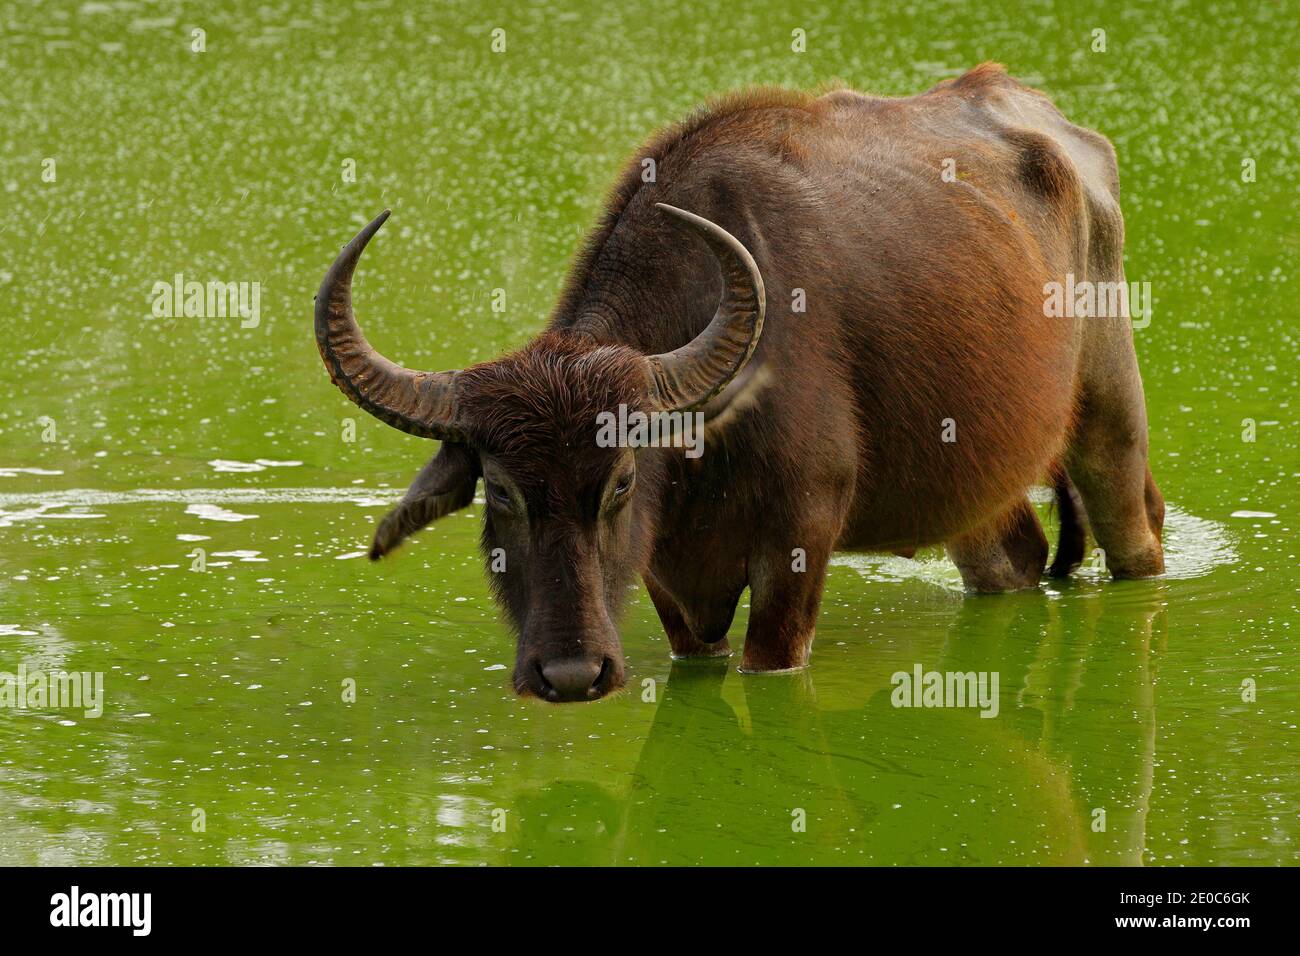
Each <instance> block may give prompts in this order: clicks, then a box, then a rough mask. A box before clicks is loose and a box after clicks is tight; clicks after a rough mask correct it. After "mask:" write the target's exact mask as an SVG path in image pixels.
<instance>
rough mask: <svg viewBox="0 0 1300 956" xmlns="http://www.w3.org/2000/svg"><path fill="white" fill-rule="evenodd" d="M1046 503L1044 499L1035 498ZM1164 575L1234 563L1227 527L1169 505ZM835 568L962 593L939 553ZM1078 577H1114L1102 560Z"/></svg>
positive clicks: (840, 562)
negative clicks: (1105, 567)
mask: <svg viewBox="0 0 1300 956" xmlns="http://www.w3.org/2000/svg"><path fill="white" fill-rule="evenodd" d="M1034 498H1035V500H1040V501H1041V500H1042V495H1035V496H1034ZM1164 545H1165V574H1164V577H1165V578H1166V579H1167V580H1174V581H1177V580H1184V579H1188V578H1198V577H1202V576H1204V575H1206V574H1209V573H1210V572H1211V571H1213V570H1214V569H1215V568H1220V567H1223V566H1225V565H1229V564H1235V563H1236V562H1237V560H1238V557H1237V551H1236V549H1235V548H1234V547H1233V546H1232V538H1231V534H1230V533H1229V531H1228V529H1227V527H1225V526H1224V525H1223V524H1221V523H1219V522H1217V521H1212V520H1210V519H1209V518H1200V517H1197V516H1196V515H1194V514H1191V513H1189V512H1187V511H1184V510H1183V509H1182V508H1180V507H1178V506H1177V505H1173V504H1168V503H1166V505H1165V529H1164ZM831 564H832V565H834V566H836V567H845V568H852V569H853V570H854V571H856V572H858V574H860V575H862V576H863V577H864V578H866V579H867V580H868V581H875V582H878V583H882V584H898V583H901V582H903V581H922V582H924V583H926V584H933V585H935V586H936V587H941V588H946V589H948V590H952V591H960V590H962V583H961V575H960V574H959V573H958V571H957V568H956V567H955V566H954V565H953V564H952V562H951V561H949V560H947V559H946V558H944V557H942V556H940V555H932V556H923V557H919V558H900V557H898V556H896V555H876V554H837V555H835V557H834V558H832V559H831ZM1076 574H1077V575H1078V576H1079V577H1081V578H1084V579H1085V580H1094V581H1104V580H1108V579H1109V575H1108V574H1107V573H1106V571H1105V570H1104V569H1103V568H1102V566H1101V564H1100V562H1099V561H1093V560H1091V559H1089V560H1086V561H1085V562H1084V564H1083V566H1082V567H1081V568H1079V570H1078V571H1077V572H1076Z"/></svg>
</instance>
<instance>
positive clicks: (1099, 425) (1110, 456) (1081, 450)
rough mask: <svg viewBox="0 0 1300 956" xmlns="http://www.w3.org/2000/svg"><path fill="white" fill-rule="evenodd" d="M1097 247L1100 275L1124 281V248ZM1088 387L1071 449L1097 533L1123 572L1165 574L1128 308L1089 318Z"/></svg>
mask: <svg viewBox="0 0 1300 956" xmlns="http://www.w3.org/2000/svg"><path fill="white" fill-rule="evenodd" d="M1104 252H1105V250H1104V249H1101V248H1094V250H1093V255H1094V259H1096V260H1097V261H1096V262H1095V263H1094V265H1095V268H1094V269H1093V272H1094V273H1096V274H1097V275H1098V278H1101V279H1106V280H1113V281H1116V282H1118V283H1121V284H1122V283H1123V282H1124V270H1123V268H1122V266H1120V265H1119V264H1118V262H1117V261H1114V260H1117V258H1118V254H1115V255H1112V256H1109V257H1108V256H1106V255H1104V254H1103V253H1104ZM1086 321H1087V322H1088V325H1087V326H1085V337H1084V345H1083V352H1082V355H1081V368H1080V380H1081V384H1082V390H1081V391H1082V394H1081V396H1080V401H1079V403H1078V413H1077V416H1076V421H1075V425H1074V429H1073V431H1072V433H1071V435H1070V443H1069V449H1068V452H1067V455H1066V470H1067V471H1068V472H1069V473H1070V479H1071V481H1073V482H1074V484H1075V486H1076V487H1077V488H1078V489H1079V495H1080V497H1081V498H1082V499H1083V506H1084V508H1085V509H1086V510H1087V512H1088V524H1089V527H1090V528H1091V530H1092V536H1093V537H1094V538H1095V539H1096V541H1097V544H1098V545H1099V546H1100V547H1101V549H1102V553H1103V555H1104V556H1105V560H1106V567H1107V568H1109V569H1110V572H1111V574H1112V575H1113V576H1114V577H1116V578H1141V577H1150V576H1151V575H1155V574H1162V573H1164V570H1165V555H1164V549H1163V547H1162V546H1161V544H1160V532H1161V530H1162V529H1163V527H1164V520H1165V502H1164V498H1162V497H1161V495H1160V489H1158V488H1157V487H1156V483H1155V479H1153V478H1152V477H1151V469H1150V468H1149V467H1148V466H1147V414H1146V397H1145V395H1144V393H1143V389H1142V378H1141V376H1140V375H1139V373H1138V364H1137V354H1136V352H1135V351H1134V348H1133V333H1132V330H1131V329H1130V325H1129V318H1128V315H1127V314H1121V315H1119V316H1112V317H1102V318H1093V319H1088V320H1086Z"/></svg>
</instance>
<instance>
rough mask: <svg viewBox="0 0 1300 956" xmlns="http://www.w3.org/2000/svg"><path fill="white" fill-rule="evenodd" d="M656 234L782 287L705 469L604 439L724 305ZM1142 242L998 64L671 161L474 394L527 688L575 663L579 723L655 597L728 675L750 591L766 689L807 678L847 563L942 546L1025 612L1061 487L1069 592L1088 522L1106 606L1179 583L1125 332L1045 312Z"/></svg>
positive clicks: (972, 582) (780, 108)
mask: <svg viewBox="0 0 1300 956" xmlns="http://www.w3.org/2000/svg"><path fill="white" fill-rule="evenodd" d="M647 156H648V157H652V158H654V160H655V165H656V181H655V182H653V183H645V182H643V181H642V178H641V169H642V167H641V163H640V160H641V159H642V158H644V157H647ZM945 159H952V160H955V162H956V169H957V172H958V177H957V179H956V181H955V182H946V181H944V180H943V179H942V178H941V170H942V169H943V165H944V161H945ZM660 202H662V203H670V204H672V205H674V206H677V207H680V208H683V209H689V210H691V211H692V212H694V213H697V214H699V215H701V216H704V217H706V218H708V219H710V220H712V221H713V222H716V223H717V224H718V225H720V226H722V227H723V228H725V229H726V230H728V231H729V232H731V233H732V234H733V235H734V236H736V237H737V238H738V239H739V240H740V241H741V242H742V243H743V244H744V245H745V246H746V247H747V248H748V249H749V251H750V252H751V253H752V255H753V257H754V259H755V261H756V262H757V263H758V266H759V268H760V270H761V272H762V276H763V280H764V284H765V287H766V295H767V319H766V324H765V326H764V332H763V336H762V339H761V341H760V342H759V345H758V348H757V350H756V352H755V353H754V356H753V358H752V360H751V362H750V366H749V367H748V368H746V370H745V372H744V373H743V374H742V375H741V377H740V378H739V379H738V380H737V381H736V382H734V383H733V384H732V385H731V386H730V387H729V388H728V389H727V390H726V391H724V392H723V393H722V395H720V396H719V397H718V398H717V399H715V400H714V401H713V402H712V403H710V406H709V407H708V408H706V412H708V413H709V414H710V415H713V416H714V417H713V419H712V425H711V426H710V427H706V431H705V453H704V455H703V457H702V458H699V459H698V460H692V459H687V458H685V457H684V455H683V453H682V451H681V450H680V449H642V450H638V451H636V452H635V453H631V452H628V451H626V450H623V449H603V448H598V447H596V445H595V442H594V440H593V434H594V428H595V424H594V423H595V416H596V415H597V414H598V413H599V412H601V411H606V410H611V409H613V408H614V407H616V406H617V405H618V404H619V403H620V402H622V403H626V404H628V405H630V406H633V407H636V406H637V403H638V402H639V401H640V400H641V398H642V397H643V396H644V394H645V387H646V382H645V378H644V371H643V368H644V365H643V363H641V362H640V361H639V356H640V355H642V354H652V353H659V352H667V351H670V350H672V349H675V348H678V347H679V346H681V345H683V344H685V343H687V342H689V341H690V340H692V339H693V338H694V337H695V336H697V335H698V334H699V333H700V332H701V331H702V330H703V329H704V327H705V326H706V325H707V324H708V322H709V321H710V318H711V316H712V315H713V311H714V308H715V305H716V303H717V302H718V299H719V295H720V290H721V279H720V274H719V270H718V266H717V264H716V262H715V260H714V259H713V257H712V256H711V255H710V254H709V253H708V252H707V250H706V248H705V246H704V245H703V243H702V242H700V241H699V240H698V239H695V238H688V237H687V236H686V234H684V233H683V232H682V231H681V230H680V229H677V228H674V225H673V223H672V222H670V221H668V218H667V217H665V216H664V215H663V214H662V213H661V212H659V211H658V210H657V209H656V208H655V203H660ZM1122 239H1123V223H1122V219H1121V218H1120V217H1119V214H1118V177H1117V174H1116V172H1115V161H1114V152H1113V150H1111V149H1110V146H1109V144H1108V143H1106V141H1105V140H1104V139H1103V138H1102V137H1100V136H1098V135H1097V134H1095V133H1091V132H1089V131H1087V130H1082V129H1080V128H1079V127H1075V126H1073V125H1072V124H1070V123H1068V122H1067V121H1066V120H1065V118H1064V117H1062V116H1061V114H1060V113H1059V112H1058V111H1057V110H1056V109H1055V108H1054V107H1053V106H1052V105H1051V103H1050V102H1049V101H1048V100H1047V99H1046V97H1044V96H1043V95H1042V94H1041V93H1038V92H1037V91H1033V90H1029V89H1027V88H1025V87H1023V86H1021V85H1020V84H1018V83H1017V82H1016V81H1014V80H1012V79H1011V78H1010V77H1008V76H1007V75H1006V73H1005V71H1004V70H1003V69H1002V68H1001V67H1000V66H997V65H995V64H984V65H982V66H980V67H977V68H976V69H975V70H972V71H971V72H969V73H967V74H966V75H964V76H962V77H960V78H957V79H955V80H950V81H946V82H944V83H941V84H940V85H939V86H937V87H935V88H934V89H933V90H931V91H929V92H928V93H925V94H922V95H920V96H916V97H910V98H905V99H882V98H876V97H869V96H864V95H862V94H858V93H854V92H852V91H849V90H836V91H833V92H829V93H826V94H824V95H821V96H813V95H811V94H802V93H791V92H787V91H782V90H758V91H751V92H747V93H741V94H736V95H733V96H730V97H727V98H725V99H723V100H720V101H718V102H717V103H715V104H713V105H711V106H710V107H708V108H707V109H705V110H703V111H701V112H699V113H697V114H695V115H694V116H692V117H691V118H690V119H688V120H687V121H685V122H684V123H681V124H679V125H677V126H674V127H671V128H669V129H667V130H665V131H663V132H661V133H659V134H657V135H656V136H654V137H653V138H652V139H651V140H650V141H649V142H648V143H647V144H646V145H645V146H643V147H642V149H641V150H640V151H638V152H637V153H636V154H635V155H634V156H633V158H632V159H631V160H630V161H629V163H628V165H627V168H626V169H625V171H624V173H623V175H622V176H621V177H620V178H619V180H618V182H617V183H616V184H615V186H614V188H613V190H612V191H611V194H610V196H609V199H608V201H607V205H606V208H605V210H604V213H603V214H602V216H601V218H600V221H599V223H598V224H597V225H596V227H595V228H594V229H593V231H592V234H591V236H590V238H589V239H588V241H587V242H586V243H585V245H584V246H583V248H582V250H580V252H579V253H578V255H577V257H576V259H575V261H574V265H573V267H572V269H571V271H570V274H569V278H568V281H567V283H566V285H565V288H564V291H563V293H562V294H561V296H560V297H559V300H558V303H557V306H556V308H555V311H554V313H553V315H552V317H551V321H550V325H549V329H548V330H547V331H546V332H545V333H544V334H543V335H542V336H540V337H539V338H538V339H537V340H535V341H534V342H532V343H531V344H530V345H528V346H527V347H526V348H524V349H523V350H521V351H520V352H518V353H515V354H513V355H510V356H506V357H505V358H502V359H499V360H497V361H495V362H491V363H487V364H485V365H482V366H478V367H476V368H473V369H470V370H467V371H466V372H464V373H462V378H463V382H462V386H461V390H460V392H461V396H462V397H461V399H460V401H461V407H460V414H461V418H462V419H463V420H464V421H465V422H466V423H467V425H466V427H467V429H468V432H467V434H468V442H469V444H470V446H471V447H472V448H473V449H474V450H475V454H476V455H477V456H478V460H479V462H480V464H481V465H482V468H483V471H484V475H485V478H486V479H487V480H488V482H489V483H490V484H491V485H492V487H498V486H500V487H498V492H499V493H498V496H497V497H498V498H499V499H500V501H501V502H502V503H501V504H500V505H499V506H493V505H491V503H490V505H489V508H488V509H487V518H486V522H485V529H484V545H485V548H486V549H487V551H488V553H489V555H490V554H492V553H493V552H494V551H495V550H497V549H501V550H503V551H504V552H505V553H506V555H507V558H508V559H509V561H510V570H509V571H508V572H507V573H505V574H494V575H492V578H493V585H494V590H495V591H496V593H497V594H498V596H499V597H500V598H501V599H502V602H503V604H504V605H505V606H506V608H507V610H508V611H509V613H510V616H511V620H512V621H513V623H514V624H515V626H516V628H517V629H518V631H519V634H520V646H519V657H518V660H517V663H516V671H515V684H516V687H518V688H519V689H520V690H521V691H523V692H531V693H538V694H540V695H542V696H546V695H547V693H548V683H547V681H546V680H545V679H543V678H542V677H541V676H539V675H540V670H539V668H542V667H544V666H545V665H546V662H547V661H554V660H555V659H557V658H559V659H564V660H568V659H574V660H577V659H582V660H585V661H588V662H589V663H590V667H591V668H592V673H594V672H595V668H596V667H597V666H599V669H600V670H599V677H597V678H595V680H596V683H595V684H594V685H593V690H592V692H591V693H590V694H588V695H587V696H588V697H590V696H598V695H599V694H603V693H605V692H607V691H608V690H609V689H611V688H613V687H616V686H618V684H619V683H621V682H622V655H621V653H620V651H619V647H618V638H617V632H616V630H615V628H614V624H613V620H614V618H615V617H616V615H617V613H618V608H619V605H620V604H621V602H622V597H623V595H624V594H625V593H626V591H627V585H628V583H629V582H630V581H631V580H632V578H633V576H634V575H635V574H637V573H639V574H641V575H642V576H643V577H644V579H645V582H646V584H647V586H648V587H649V590H650V594H651V597H652V599H653V600H654V604H655V607H656V608H657V610H658V611H659V614H660V617H661V618H662V620H663V623H664V626H665V629H666V630H667V632H668V636H669V640H670V642H671V645H672V647H673V650H674V652H675V653H677V654H679V655H692V654H714V653H718V652H719V651H720V649H721V648H724V647H725V646H726V644H725V640H726V635H727V630H728V628H729V626H730V624H731V621H732V617H733V615H734V613H735V608H736V604H737V602H738V600H739V598H740V595H741V593H742V592H743V591H744V590H745V589H746V588H749V589H750V591H751V594H752V607H751V611H750V615H749V626H748V631H747V635H746V639H745V648H744V662H743V667H744V668H745V669H747V670H779V669H785V668H792V667H799V666H802V665H803V664H804V663H806V661H807V659H808V654H809V651H810V648H811V644H812V639H813V633H814V628H815V622H816V618H817V612H818V608H819V604H820V599H821V593H822V588H823V584H824V580H825V573H826V565H827V562H828V560H829V558H830V555H831V553H832V552H833V551H834V550H836V549H837V548H852V549H863V550H877V551H898V552H903V553H908V552H910V551H912V550H914V549H915V548H917V547H920V546H925V545H933V544H939V543H946V544H947V546H948V548H949V552H950V553H951V554H952V555H953V558H954V560H955V561H956V562H957V564H958V566H959V567H960V568H961V569H962V574H963V577H964V579H965V580H966V583H967V585H968V586H969V587H971V588H972V589H974V590H1005V589H1008V588H1014V587H1025V586H1033V585H1035V584H1036V583H1037V582H1038V579H1039V576H1040V575H1041V573H1042V571H1043V569H1044V565H1045V564H1046V559H1047V545H1046V540H1045V539H1044V538H1043V534H1042V529H1041V528H1040V527H1039V525H1038V521H1037V518H1036V516H1035V514H1034V511H1033V509H1032V507H1030V505H1029V504H1028V502H1027V500H1026V498H1025V492H1026V489H1027V488H1028V487H1029V486H1030V485H1031V484H1033V483H1035V482H1037V481H1038V480H1040V479H1041V478H1042V477H1043V476H1044V475H1046V474H1047V473H1048V472H1049V470H1051V469H1052V468H1053V465H1054V463H1057V462H1061V463H1063V464H1062V466H1061V468H1060V469H1058V470H1057V472H1056V480H1055V481H1054V484H1055V485H1056V487H1057V489H1058V493H1059V494H1060V495H1061V496H1062V497H1061V513H1062V537H1061V544H1060V545H1059V546H1058V558H1057V564H1056V566H1054V569H1053V570H1054V572H1056V573H1068V570H1069V569H1070V568H1071V567H1073V566H1074V565H1075V564H1077V561H1078V559H1079V558H1080V557H1081V556H1082V548H1083V537H1082V535H1083V531H1082V527H1083V524H1082V517H1081V516H1082V511H1083V505H1084V504H1085V503H1086V506H1087V510H1088V515H1089V518H1090V519H1091V521H1092V523H1093V524H1094V530H1095V532H1096V534H1097V537H1098V541H1099V543H1101V544H1102V546H1103V547H1104V548H1106V549H1107V550H1108V552H1110V554H1111V559H1112V561H1113V562H1117V563H1113V564H1112V569H1113V570H1114V571H1115V573H1116V574H1117V575H1120V576H1123V575H1129V574H1146V573H1158V572H1159V570H1161V569H1162V568H1163V563H1162V558H1161V554H1160V550H1159V523H1160V521H1159V517H1157V512H1158V513H1159V516H1162V515H1163V505H1162V503H1160V502H1159V492H1158V490H1156V489H1155V485H1154V482H1152V481H1150V478H1149V472H1146V471H1145V457H1146V444H1145V442H1146V429H1145V411H1144V409H1143V403H1142V395H1141V382H1140V378H1138V376H1137V369H1136V362H1135V359H1134V358H1133V350H1132V341H1131V334H1130V333H1129V331H1128V326H1127V321H1125V320H1116V321H1102V320H1070V319H1048V318H1045V317H1044V315H1043V311H1042V309H1043V299H1044V291H1043V289H1044V284H1045V283H1046V282H1048V281H1053V280H1056V281H1060V280H1061V279H1063V277H1064V275H1065V273H1067V272H1074V273H1075V274H1076V276H1079V277H1084V276H1088V277H1093V278H1108V279H1109V278H1114V277H1116V276H1118V277H1119V278H1122ZM797 290H802V293H803V295H804V296H805V298H806V303H807V306H806V311H796V310H794V308H793V307H792V306H793V302H794V301H795V298H796V292H797ZM1087 322H1093V323H1094V324H1093V325H1086V324H1085V323H1087ZM950 425H951V428H955V430H956V441H951V442H950V441H944V440H942V436H943V435H944V433H945V431H946V430H947V431H950V430H951V428H950V427H949V426H950ZM1103 451H1104V453H1103ZM1107 456H1109V458H1107ZM1139 465H1140V466H1141V467H1142V469H1143V471H1142V472H1141V474H1139V473H1138V472H1137V471H1135V469H1137V468H1138V466H1139ZM632 473H634V474H635V491H634V492H631V493H629V494H628V495H626V496H625V499H623V498H618V496H617V495H616V493H615V489H616V488H617V487H621V484H622V483H624V482H625V481H626V480H627V476H628V475H630V474H632ZM494 476H495V477H494ZM1076 477H1077V483H1078V485H1079V489H1078V495H1079V496H1081V497H1080V498H1078V500H1076V497H1075V492H1074V491H1073V486H1072V484H1071V481H1070V479H1071V478H1076ZM465 480H472V479H468V478H467V479H465ZM471 487H472V486H471ZM506 492H508V494H506ZM491 495H492V492H491V491H489V496H490V500H491ZM509 502H514V503H513V504H511V503H509ZM620 502H622V503H620ZM1157 505H1158V506H1157ZM512 509H513V514H512ZM1139 513H1140V518H1139ZM1153 530H1154V537H1153V536H1152V534H1153ZM584 673H585V672H584ZM585 679H586V678H585V677H584V678H583V680H585ZM552 699H556V698H555V696H554V695H552Z"/></svg>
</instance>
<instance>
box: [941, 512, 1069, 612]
mask: <svg viewBox="0 0 1300 956" xmlns="http://www.w3.org/2000/svg"><path fill="white" fill-rule="evenodd" d="M945 547H946V549H947V551H948V557H949V558H951V559H952V563H953V564H955V565H957V570H959V571H961V580H962V583H963V584H964V585H965V586H966V588H967V589H968V590H971V591H978V592H981V593H996V592H998V591H1017V590H1020V589H1022V588H1032V587H1037V586H1038V582H1039V580H1040V579H1041V578H1042V576H1043V568H1044V567H1046V566H1047V535H1045V534H1043V526H1042V525H1040V524H1039V523H1038V515H1037V514H1035V513H1034V506H1033V505H1031V504H1030V503H1029V501H1028V499H1021V500H1020V501H1019V502H1018V503H1017V504H1015V505H1014V506H1013V507H1012V508H1011V510H1010V511H1009V512H1007V513H1006V514H1005V515H1004V516H1003V517H1002V518H1000V519H999V520H997V521H992V522H989V523H988V524H985V525H981V526H980V527H978V528H976V529H975V530H974V531H968V532H967V533H966V534H964V535H962V536H961V537H958V538H954V539H952V540H951V541H948V542H946V543H945Z"/></svg>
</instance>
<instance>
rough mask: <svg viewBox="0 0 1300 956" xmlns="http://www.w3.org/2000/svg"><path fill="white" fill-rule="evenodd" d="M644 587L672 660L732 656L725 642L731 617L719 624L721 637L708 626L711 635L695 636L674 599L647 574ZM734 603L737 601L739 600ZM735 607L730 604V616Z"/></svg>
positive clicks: (733, 604) (711, 626)
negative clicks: (670, 650) (656, 614)
mask: <svg viewBox="0 0 1300 956" xmlns="http://www.w3.org/2000/svg"><path fill="white" fill-rule="evenodd" d="M645 586H646V590H647V591H649V592H650V600H651V601H652V602H653V603H654V606H655V610H656V611H658V612H659V621H660V622H661V623H662V624H663V626H664V633H665V634H667V635H668V646H669V647H670V648H671V649H672V655H673V658H674V659H677V660H681V659H683V658H688V657H728V656H730V655H731V645H730V644H728V643H727V627H728V626H729V625H730V624H731V615H730V614H728V615H727V619H726V623H725V624H722V625H721V634H720V636H719V635H718V633H717V626H716V625H711V624H709V625H707V626H708V628H709V631H710V633H707V634H702V635H700V636H697V635H696V633H695V631H694V630H692V628H691V626H690V624H689V623H687V620H686V616H685V615H684V614H683V613H682V610H681V607H680V606H679V605H678V603H677V600H676V599H675V598H674V597H673V596H672V595H671V594H669V593H668V592H667V591H666V590H664V588H663V587H662V586H661V585H660V584H659V583H658V582H656V581H655V579H654V578H653V577H651V576H650V575H649V574H647V575H646V576H645ZM737 600H739V598H738V597H737ZM735 607H736V602H735V601H732V602H731V608H732V612H733V613H734V611H735ZM706 623H707V622H706ZM696 627H697V628H698V627H699V625H698V624H697V625H696ZM701 637H713V638H715V639H714V640H712V641H708V642H706V641H704V640H701Z"/></svg>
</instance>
